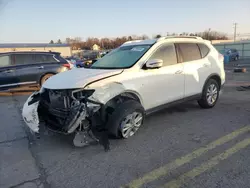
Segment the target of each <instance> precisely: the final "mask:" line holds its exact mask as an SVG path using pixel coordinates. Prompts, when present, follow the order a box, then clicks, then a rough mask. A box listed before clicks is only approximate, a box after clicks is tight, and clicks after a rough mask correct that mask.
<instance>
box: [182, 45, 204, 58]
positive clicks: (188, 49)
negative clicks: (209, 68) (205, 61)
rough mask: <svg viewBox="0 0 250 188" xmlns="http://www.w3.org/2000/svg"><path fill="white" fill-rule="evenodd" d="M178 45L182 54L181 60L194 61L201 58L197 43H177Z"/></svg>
mask: <svg viewBox="0 0 250 188" xmlns="http://www.w3.org/2000/svg"><path fill="white" fill-rule="evenodd" d="M178 46H179V50H180V53H181V56H182V60H183V61H182V62H188V61H195V60H198V59H201V53H200V50H199V48H198V45H197V44H195V43H179V44H178Z"/></svg>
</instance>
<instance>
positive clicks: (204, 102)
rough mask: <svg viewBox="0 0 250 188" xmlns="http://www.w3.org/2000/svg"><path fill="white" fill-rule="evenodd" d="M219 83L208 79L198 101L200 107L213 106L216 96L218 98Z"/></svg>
mask: <svg viewBox="0 0 250 188" xmlns="http://www.w3.org/2000/svg"><path fill="white" fill-rule="evenodd" d="M219 89H220V88H219V84H218V82H217V81H216V80H214V79H210V80H208V82H207V83H206V85H205V87H204V89H203V92H202V97H201V99H200V100H199V101H198V103H199V105H200V107H202V108H212V107H214V106H215V104H216V102H217V100H218V98H219Z"/></svg>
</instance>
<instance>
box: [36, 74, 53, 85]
mask: <svg viewBox="0 0 250 188" xmlns="http://www.w3.org/2000/svg"><path fill="white" fill-rule="evenodd" d="M47 74H53V75H55V74H56V73H55V72H53V71H49V72H46V73H43V74H41V75H40V78H39V80H38V83H39V85H41V81H42V79H43V77H44V76H45V75H47Z"/></svg>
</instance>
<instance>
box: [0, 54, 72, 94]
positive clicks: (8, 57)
mask: <svg viewBox="0 0 250 188" xmlns="http://www.w3.org/2000/svg"><path fill="white" fill-rule="evenodd" d="M69 69H70V65H69V64H68V63H67V61H66V60H65V59H64V58H62V57H61V56H60V53H56V52H32V51H29V52H6V53H0V90H5V89H10V88H15V87H20V86H28V85H40V86H41V85H43V83H44V82H45V81H46V80H47V79H48V78H50V77H51V76H53V75H55V74H57V73H59V72H64V71H66V70H69Z"/></svg>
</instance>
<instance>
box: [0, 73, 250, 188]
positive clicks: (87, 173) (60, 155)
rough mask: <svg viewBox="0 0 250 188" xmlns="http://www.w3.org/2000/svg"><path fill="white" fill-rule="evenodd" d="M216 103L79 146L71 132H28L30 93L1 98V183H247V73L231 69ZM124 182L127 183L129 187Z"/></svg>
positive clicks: (179, 110)
mask: <svg viewBox="0 0 250 188" xmlns="http://www.w3.org/2000/svg"><path fill="white" fill-rule="evenodd" d="M227 78H228V80H227V85H226V87H225V89H224V91H223V94H222V95H221V98H220V100H219V102H218V104H217V106H216V107H215V108H213V109H209V110H202V109H200V108H199V107H198V105H197V104H196V102H189V103H186V104H183V105H180V106H177V107H174V108H171V109H166V110H163V111H161V112H158V113H156V114H154V115H151V116H150V117H148V118H147V120H146V122H145V124H144V125H143V127H142V128H141V129H140V131H139V132H138V134H136V136H134V137H133V138H130V139H128V140H111V151H110V152H107V153H105V152H104V151H103V148H102V147H101V146H99V145H94V146H90V147H87V148H74V147H73V146H72V144H71V139H72V138H71V137H70V136H69V137H67V136H59V135H56V134H54V133H50V132H43V133H42V135H41V138H40V139H36V138H34V137H32V136H31V135H30V133H29V132H28V131H27V129H26V128H25V125H24V123H23V121H22V119H21V113H20V112H21V108H22V105H23V103H24V101H25V100H26V98H27V95H21V96H17V95H13V96H2V97H1V98H0V104H1V109H0V114H1V121H2V123H1V126H0V187H1V188H5V187H23V188H33V187H39V188H42V187H65V188H66V187H67V188H68V187H74V188H78V187H79V188H80V187H85V188H89V187H90V188H92V187H94V188H99V187H100V188H104V187H107V188H113V187H114V188H116V187H120V186H125V185H127V187H138V186H140V185H141V186H142V187H162V186H163V187H190V188H196V187H197V188H200V187H204V188H205V187H207V188H211V187H232V188H236V187H241V188H242V187H249V185H250V178H249V177H250V158H249V156H250V140H249V139H250V134H249V133H250V123H249V113H250V102H249V101H250V90H248V89H242V91H238V90H237V88H236V86H237V85H242V84H245V85H248V84H249V80H250V79H249V78H250V74H249V73H245V74H243V73H242V74H233V73H232V72H230V70H229V71H227ZM125 187H126V186H125Z"/></svg>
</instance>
